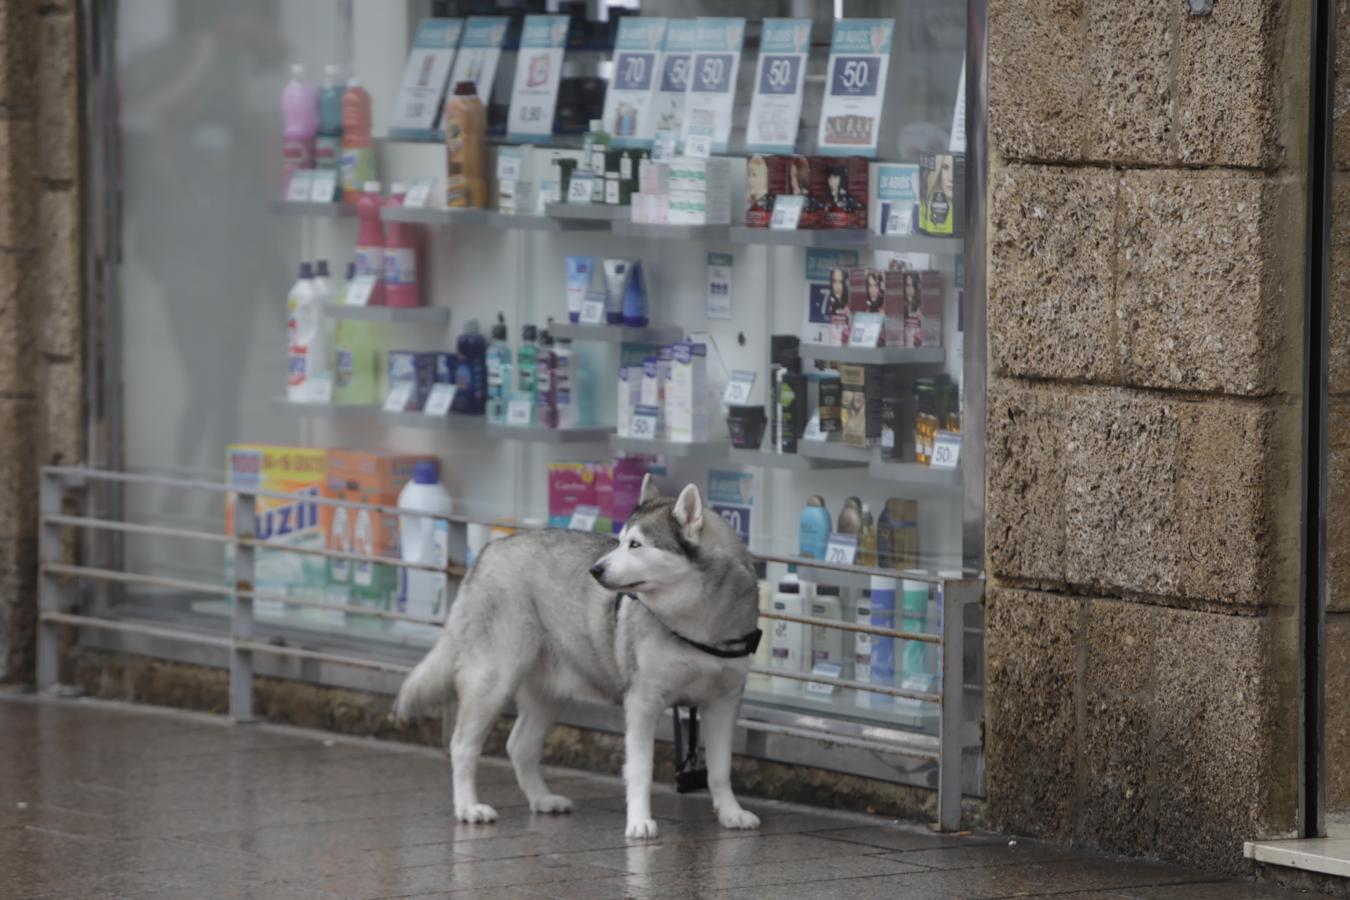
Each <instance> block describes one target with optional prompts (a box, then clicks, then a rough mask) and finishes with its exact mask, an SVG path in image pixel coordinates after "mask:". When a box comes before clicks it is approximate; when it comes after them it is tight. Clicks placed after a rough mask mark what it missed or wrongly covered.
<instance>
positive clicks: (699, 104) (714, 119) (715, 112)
mask: <svg viewBox="0 0 1350 900" xmlns="http://www.w3.org/2000/svg"><path fill="white" fill-rule="evenodd" d="M696 24H697V28H698V31H697V34H696V36H695V38H694V42H695V49H694V54H693V56H692V57H691V58H690V60H689V92H688V93H687V94H686V95H685V100H684V146H685V152H686V153H688V154H689V155H693V153H692V148H691V141H692V140H693V137H694V136H695V135H698V134H700V132H701V129H702V127H704V125H703V122H704V121H707V122H708V123H709V124H710V126H711V134H712V146H711V148H710V150H711V151H712V152H715V153H725V152H726V151H727V145H728V143H729V141H730V138H731V118H732V110H733V108H734V107H735V103H736V76H737V74H738V72H739V70H740V67H741V48H742V46H743V44H744V38H745V19H743V18H739V17H725V18H721V17H712V16H701V17H699V19H698V20H697V23H696Z"/></svg>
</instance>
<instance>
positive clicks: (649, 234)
mask: <svg viewBox="0 0 1350 900" xmlns="http://www.w3.org/2000/svg"><path fill="white" fill-rule="evenodd" d="M612 227H613V230H614V233H615V234H621V235H623V236H625V237H642V238H657V239H670V240H676V241H716V242H721V243H725V242H726V241H727V240H728V239H729V237H730V234H731V226H730V225H658V224H654V223H651V222H633V221H631V220H628V219H615V220H614V224H613V226H612Z"/></svg>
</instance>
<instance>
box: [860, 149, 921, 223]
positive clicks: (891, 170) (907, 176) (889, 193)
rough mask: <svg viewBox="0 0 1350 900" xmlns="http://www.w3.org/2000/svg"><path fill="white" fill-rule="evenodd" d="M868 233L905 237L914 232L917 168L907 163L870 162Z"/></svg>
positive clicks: (917, 189)
mask: <svg viewBox="0 0 1350 900" xmlns="http://www.w3.org/2000/svg"><path fill="white" fill-rule="evenodd" d="M871 168H872V185H873V187H872V194H871V197H872V200H871V204H870V206H871V210H870V213H871V217H872V231H873V232H875V233H876V234H885V235H900V236H903V235H908V234H913V233H914V232H915V231H917V230H918V220H919V167H918V166H916V165H913V164H908V163H873V164H872V166H871Z"/></svg>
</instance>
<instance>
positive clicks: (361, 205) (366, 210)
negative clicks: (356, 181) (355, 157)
mask: <svg viewBox="0 0 1350 900" xmlns="http://www.w3.org/2000/svg"><path fill="white" fill-rule="evenodd" d="M363 187H364V190H362V191H361V193H360V195H359V199H358V200H357V201H356V215H357V217H358V218H359V219H360V220H361V224H360V226H359V227H358V228H357V231H356V274H357V275H369V276H371V277H372V278H374V279H375V287H374V288H373V289H372V290H371V292H370V299H369V300H367V301H366V302H367V305H369V306H384V223H383V222H381V221H380V208H381V207H382V206H384V196H383V194H382V189H381V187H380V183H379V182H378V181H367V182H366V183H365V185H364V186H363Z"/></svg>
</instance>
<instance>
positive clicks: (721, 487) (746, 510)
mask: <svg viewBox="0 0 1350 900" xmlns="http://www.w3.org/2000/svg"><path fill="white" fill-rule="evenodd" d="M754 487H755V478H754V476H753V475H751V474H750V473H749V472H730V471H724V470H719V469H713V470H711V471H710V472H708V505H709V506H711V507H712V510H713V512H715V513H717V514H718V515H719V516H721V517H722V519H723V520H724V521H725V522H726V523H727V524H728V525H730V526H731V527H732V528H733V529H734V530H735V532H736V534H738V535H739V536H740V538H741V542H742V543H744V544H746V545H748V544H749V543H750V521H751V514H752V512H753V510H754V506H755V499H754Z"/></svg>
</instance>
